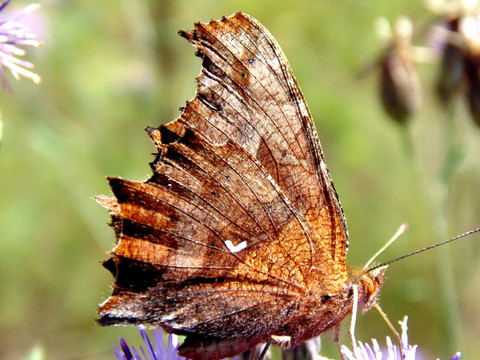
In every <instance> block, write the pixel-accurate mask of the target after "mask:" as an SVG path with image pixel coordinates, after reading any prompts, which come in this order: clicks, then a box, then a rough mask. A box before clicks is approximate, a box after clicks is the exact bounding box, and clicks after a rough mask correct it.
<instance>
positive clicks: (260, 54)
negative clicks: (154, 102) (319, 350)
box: [99, 13, 347, 359]
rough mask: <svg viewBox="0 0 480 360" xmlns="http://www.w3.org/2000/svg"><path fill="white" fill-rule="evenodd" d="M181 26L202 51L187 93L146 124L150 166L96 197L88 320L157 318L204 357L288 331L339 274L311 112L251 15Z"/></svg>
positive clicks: (327, 185) (337, 228)
mask: <svg viewBox="0 0 480 360" xmlns="http://www.w3.org/2000/svg"><path fill="white" fill-rule="evenodd" d="M180 34H181V35H182V36H184V37H185V38H187V39H188V40H189V41H190V42H192V43H193V44H194V45H195V46H196V47H197V48H198V53H199V55H200V56H201V57H202V58H203V67H202V72H201V74H200V76H199V77H198V79H197V80H198V87H197V93H196V96H195V98H194V99H193V100H191V101H189V102H187V104H186V107H185V109H184V110H183V112H182V114H181V115H180V117H179V118H178V119H177V120H175V121H173V122H171V123H169V124H167V125H165V126H160V127H159V128H157V129H154V128H149V129H147V131H148V132H149V134H150V136H151V138H152V139H153V141H154V142H155V144H156V146H157V148H158V154H157V157H156V159H155V160H154V161H153V162H152V164H151V165H152V169H153V176H152V177H151V178H150V179H149V180H147V181H145V182H137V181H130V180H124V179H118V178H111V179H109V181H110V186H111V188H112V191H113V193H114V195H115V197H114V198H113V197H112V198H107V197H102V198H99V202H100V203H101V204H102V205H104V206H106V207H107V208H108V209H109V210H110V213H111V215H112V219H113V227H114V229H115V231H116V234H117V244H116V247H115V248H114V249H113V251H112V253H111V256H112V257H111V259H110V260H108V261H107V262H106V263H105V266H106V267H107V268H108V269H109V270H110V271H112V273H113V274H114V275H115V278H116V279H115V284H114V286H113V294H112V296H110V297H109V298H108V299H107V300H106V301H105V302H104V303H103V304H101V305H100V307H99V314H100V319H99V322H100V323H102V324H105V325H116V324H126V323H131V324H135V323H147V324H154V325H161V326H162V327H164V328H165V329H167V330H168V331H171V332H175V333H177V334H184V335H187V339H186V341H185V344H184V345H183V346H182V348H181V351H182V353H183V354H185V355H188V356H190V357H194V358H205V359H212V358H220V357H225V356H229V355H234V354H236V353H238V352H241V351H243V350H246V349H248V348H251V347H252V346H253V345H255V344H257V343H259V342H261V341H266V340H267V339H268V338H269V337H270V336H271V335H272V334H275V335H282V334H288V335H289V336H291V337H292V340H297V339H298V340H300V338H301V337H302V336H300V335H298V336H296V335H297V334H296V333H294V332H295V331H297V330H293V325H292V324H293V323H294V322H298V321H302V319H303V321H305V320H307V319H308V318H309V315H308V314H311V313H312V312H314V311H317V312H318V311H319V308H318V304H316V303H315V302H313V303H312V302H308V301H302V300H301V299H302V298H303V297H304V296H305V295H306V294H310V295H311V294H315V295H316V296H317V298H318V299H319V298H320V297H321V296H323V295H328V294H336V293H338V291H339V289H340V288H341V286H343V284H344V283H345V281H346V268H345V255H346V250H347V230H346V224H345V219H344V216H343V211H342V209H341V206H340V203H339V201H338V198H337V195H336V192H335V189H334V187H333V184H332V182H331V178H330V175H329V173H328V169H327V167H326V164H325V161H324V159H323V155H322V151H321V147H320V143H319V141H318V137H317V134H316V131H315V128H314V124H313V122H312V119H311V115H310V113H309V111H308V108H307V106H306V103H305V101H304V98H303V95H302V93H301V91H300V89H299V87H298V84H297V82H296V80H295V78H294V76H293V73H292V71H291V69H290V66H289V65H288V62H287V60H286V58H285V56H284V55H283V52H282V51H281V49H280V47H279V45H278V44H277V42H276V41H275V39H273V37H272V36H271V35H270V34H269V33H268V31H267V30H266V29H265V28H264V27H263V26H262V25H261V24H260V23H258V22H257V21H256V20H255V19H253V18H251V17H250V16H248V15H246V14H243V13H237V14H234V15H233V16H231V17H228V18H223V19H222V20H219V21H212V22H210V23H208V24H203V23H197V24H196V25H195V29H194V30H193V31H190V32H186V31H182V32H181V33H180ZM318 299H317V300H318ZM318 302H319V303H320V300H318ZM299 304H300V305H299ZM301 307H303V309H300V308H301ZM300 310H302V311H300ZM299 314H300V315H299ZM331 316H335V314H334V315H331ZM294 318H295V321H293V319H294ZM324 318H325V319H324V320H323V321H324V322H325V324H327V323H328V322H329V321H330V320H331V319H330V315H325V317H324ZM322 326H323V325H322ZM298 331H300V330H298Z"/></svg>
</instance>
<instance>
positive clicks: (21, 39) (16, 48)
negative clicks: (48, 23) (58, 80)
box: [0, 0, 41, 88]
mask: <svg viewBox="0 0 480 360" xmlns="http://www.w3.org/2000/svg"><path fill="white" fill-rule="evenodd" d="M9 3H10V0H5V1H3V2H2V3H0V12H2V11H3V10H4V9H5V7H6V6H7V5H8V4H9ZM38 8H39V5H38V4H30V5H28V6H27V7H25V8H24V9H23V11H21V12H20V13H19V14H18V15H16V16H14V17H13V18H11V19H10V20H6V21H0V62H1V64H0V76H1V79H2V84H3V87H4V88H9V84H8V81H7V79H6V76H5V68H8V69H9V70H10V72H11V73H12V74H13V76H14V77H15V78H16V79H17V80H18V79H20V76H24V77H26V78H29V79H31V80H32V81H33V82H34V83H35V84H38V83H40V80H41V78H40V76H38V75H37V74H35V73H33V72H32V71H30V70H28V69H33V67H34V65H33V64H32V63H31V62H29V61H26V60H21V59H19V58H18V56H24V55H25V54H26V51H25V49H23V47H26V46H34V47H38V46H40V44H41V43H40V41H38V40H37V39H36V35H35V33H34V32H33V31H32V30H31V29H30V28H29V27H28V26H26V25H25V24H22V23H21V22H20V18H21V17H23V16H24V15H27V14H30V13H31V12H32V11H35V10H36V9H38Z"/></svg>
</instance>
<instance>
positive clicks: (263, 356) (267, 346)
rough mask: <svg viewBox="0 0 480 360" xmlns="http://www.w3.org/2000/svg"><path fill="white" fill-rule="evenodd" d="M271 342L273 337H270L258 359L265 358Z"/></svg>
mask: <svg viewBox="0 0 480 360" xmlns="http://www.w3.org/2000/svg"><path fill="white" fill-rule="evenodd" d="M271 343H272V339H268V340H267V342H266V344H265V346H264V348H263V350H262V352H261V353H260V356H259V357H258V359H257V360H263V359H264V358H265V355H266V354H267V351H268V348H269V347H270V344H271Z"/></svg>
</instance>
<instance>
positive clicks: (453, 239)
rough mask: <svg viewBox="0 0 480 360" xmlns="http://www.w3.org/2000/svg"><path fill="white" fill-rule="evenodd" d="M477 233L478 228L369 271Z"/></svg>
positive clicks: (479, 230) (479, 229)
mask: <svg viewBox="0 0 480 360" xmlns="http://www.w3.org/2000/svg"><path fill="white" fill-rule="evenodd" d="M477 232H480V228H477V229H475V230H470V231H467V232H466V233H463V234H461V235H458V236H455V237H454V238H451V239H449V240H445V241H442V242H439V243H437V244H434V245H430V246H427V247H426V248H423V249H419V250H417V251H414V252H412V253H410V254H406V255H403V256H400V257H398V258H395V259H393V260H390V261H387V262H385V263H383V264H380V265H376V266H374V267H373V268H371V269H368V271H371V270H374V269H377V268H379V267H382V266H387V265H390V264H391V263H394V262H397V261H399V260H402V259H405V258H407V257H410V256H412V255H416V254H419V253H421V252H424V251H427V250H430V249H433V248H436V247H438V246H441V245H445V244H448V243H449V242H452V241H455V240H458V239H461V238H464V237H466V236H468V235H472V234H475V233H477ZM380 252H381V251H380ZM375 255H377V254H375ZM374 258H375V257H374ZM369 263H370V262H369Z"/></svg>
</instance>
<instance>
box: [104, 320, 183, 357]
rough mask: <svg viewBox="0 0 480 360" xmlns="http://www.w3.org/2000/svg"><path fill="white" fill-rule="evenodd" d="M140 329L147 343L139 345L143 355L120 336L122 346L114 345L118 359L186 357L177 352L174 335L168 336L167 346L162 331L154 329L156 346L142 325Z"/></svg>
mask: <svg viewBox="0 0 480 360" xmlns="http://www.w3.org/2000/svg"><path fill="white" fill-rule="evenodd" d="M138 330H139V331H140V335H142V338H143V341H144V343H145V348H144V347H143V346H141V345H140V346H139V347H138V348H139V349H140V353H141V354H142V355H143V357H142V356H141V355H140V354H139V352H138V351H137V350H136V349H135V347H134V346H131V347H129V346H128V344H127V342H126V341H125V339H123V338H120V339H119V342H120V347H121V349H119V348H118V347H117V346H115V345H113V347H114V349H115V357H116V358H117V359H118V360H144V359H145V360H183V359H185V358H184V357H182V356H179V355H178V354H177V349H178V343H177V342H176V341H174V339H173V335H172V334H170V335H169V336H168V345H167V348H165V346H164V345H163V336H162V331H161V330H160V329H158V330H152V332H153V343H154V344H155V347H154V346H153V345H152V342H151V341H150V338H149V337H148V335H147V332H146V331H145V329H144V328H143V327H142V326H139V327H138Z"/></svg>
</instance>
